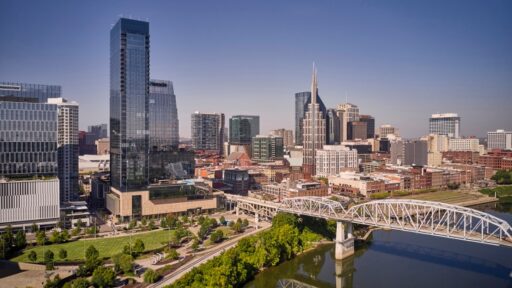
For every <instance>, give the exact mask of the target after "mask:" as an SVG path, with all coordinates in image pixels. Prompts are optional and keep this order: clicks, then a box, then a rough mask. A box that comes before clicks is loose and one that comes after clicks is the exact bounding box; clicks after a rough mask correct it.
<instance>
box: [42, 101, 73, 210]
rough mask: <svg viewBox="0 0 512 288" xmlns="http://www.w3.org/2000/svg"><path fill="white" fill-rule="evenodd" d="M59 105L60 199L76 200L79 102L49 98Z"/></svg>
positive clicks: (64, 200)
mask: <svg viewBox="0 0 512 288" xmlns="http://www.w3.org/2000/svg"><path fill="white" fill-rule="evenodd" d="M48 103H50V104H56V105H57V115H58V117H57V120H58V121H57V129H58V137H57V159H58V175H59V180H60V201H61V202H68V201H76V200H78V198H79V194H78V192H79V188H78V103H76V102H69V101H67V100H66V99H63V98H49V99H48Z"/></svg>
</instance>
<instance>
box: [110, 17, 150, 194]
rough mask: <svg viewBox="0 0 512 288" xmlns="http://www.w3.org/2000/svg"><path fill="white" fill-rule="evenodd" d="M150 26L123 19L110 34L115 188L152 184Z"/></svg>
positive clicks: (113, 183) (135, 188)
mask: <svg viewBox="0 0 512 288" xmlns="http://www.w3.org/2000/svg"><path fill="white" fill-rule="evenodd" d="M148 110H149V23H148V22H143V21H137V20H131V19H125V18H121V19H120V20H119V21H118V22H117V23H116V25H115V26H114V27H113V28H112V30H111V31H110V137H111V138H110V145H111V148H110V157H111V159H110V167H111V182H112V186H113V187H115V188H117V189H119V190H120V191H131V190H139V189H141V188H144V187H146V186H147V184H148V153H149V118H148V117H149V115H148Z"/></svg>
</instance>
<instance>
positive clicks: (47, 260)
mask: <svg viewBox="0 0 512 288" xmlns="http://www.w3.org/2000/svg"><path fill="white" fill-rule="evenodd" d="M53 257H54V255H53V252H52V250H46V251H45V252H44V264H45V265H46V270H53V268H54V267H53Z"/></svg>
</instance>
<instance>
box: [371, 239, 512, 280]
mask: <svg viewBox="0 0 512 288" xmlns="http://www.w3.org/2000/svg"><path fill="white" fill-rule="evenodd" d="M369 247H370V249H371V250H373V251H376V252H381V253H386V254H391V255H394V256H398V257H405V258H409V259H413V260H419V261H423V262H427V263H434V264H436V265H442V266H448V267H451V268H457V269H461V270H466V271H471V272H475V273H480V274H485V275H492V276H495V277H498V278H507V277H509V274H510V273H511V267H507V266H504V265H502V264H499V263H495V262H492V261H489V260H488V259H483V258H479V257H474V256H469V255H465V254H460V253H455V252H452V251H448V250H442V249H435V248H431V247H423V246H418V245H413V244H406V243H399V242H387V241H376V242H372V243H370V244H369Z"/></svg>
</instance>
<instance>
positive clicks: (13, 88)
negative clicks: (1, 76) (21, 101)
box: [0, 82, 62, 103]
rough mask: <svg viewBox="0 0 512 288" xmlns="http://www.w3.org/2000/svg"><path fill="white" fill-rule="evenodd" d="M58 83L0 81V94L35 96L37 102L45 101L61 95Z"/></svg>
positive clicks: (23, 96) (24, 96)
mask: <svg viewBox="0 0 512 288" xmlns="http://www.w3.org/2000/svg"><path fill="white" fill-rule="evenodd" d="M61 90H62V89H61V87H60V86H58V85H42V84H30V83H15V82H0V96H14V97H22V98H36V99H37V102H39V103H46V102H47V101H48V98H59V97H61Z"/></svg>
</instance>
